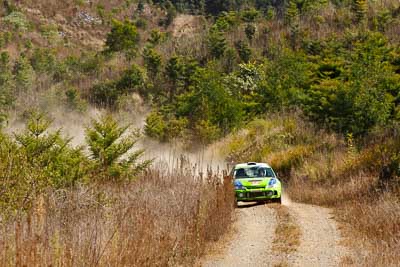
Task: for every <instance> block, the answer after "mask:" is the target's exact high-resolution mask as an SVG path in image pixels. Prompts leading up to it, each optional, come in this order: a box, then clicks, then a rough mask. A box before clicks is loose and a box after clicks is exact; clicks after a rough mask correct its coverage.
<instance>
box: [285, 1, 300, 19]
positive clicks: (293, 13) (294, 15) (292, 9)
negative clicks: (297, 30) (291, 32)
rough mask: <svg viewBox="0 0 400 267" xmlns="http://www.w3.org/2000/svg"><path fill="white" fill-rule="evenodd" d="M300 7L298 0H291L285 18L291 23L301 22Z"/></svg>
mask: <svg viewBox="0 0 400 267" xmlns="http://www.w3.org/2000/svg"><path fill="white" fill-rule="evenodd" d="M299 15H300V14H299V9H298V7H297V3H296V0H289V2H288V4H287V6H286V9H285V20H286V23H287V24H289V25H294V24H298V22H299Z"/></svg>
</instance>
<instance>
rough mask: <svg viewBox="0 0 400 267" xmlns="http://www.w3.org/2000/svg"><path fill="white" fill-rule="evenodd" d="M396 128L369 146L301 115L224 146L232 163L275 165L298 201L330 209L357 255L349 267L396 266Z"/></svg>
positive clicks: (271, 122)
mask: <svg viewBox="0 0 400 267" xmlns="http://www.w3.org/2000/svg"><path fill="white" fill-rule="evenodd" d="M398 129H400V128H399V127H398V126H396V125H394V126H389V125H388V126H387V127H386V129H378V130H377V131H375V132H373V133H371V134H370V135H369V136H368V137H366V138H365V140H353V139H352V138H351V137H348V138H344V137H342V136H339V135H335V134H331V133H327V132H324V131H322V130H320V129H318V128H316V127H315V126H313V125H312V124H310V123H309V122H306V121H304V120H303V119H302V117H301V115H300V114H275V115H270V116H269V117H268V119H264V120H256V121H254V122H252V123H250V124H248V127H247V128H246V129H244V130H242V131H240V132H238V133H235V134H232V135H231V136H229V137H227V138H226V139H225V140H223V141H221V142H220V144H219V145H220V146H221V148H222V149H221V150H222V151H224V152H225V153H226V154H227V155H228V159H229V160H230V161H232V162H238V161H266V162H268V163H270V164H271V165H272V167H273V168H274V170H275V171H277V172H278V174H279V176H280V178H281V180H282V181H283V184H284V189H285V193H286V194H288V195H290V198H291V199H292V200H293V201H297V202H304V203H311V204H316V205H321V206H327V207H331V208H333V210H334V211H335V217H336V219H337V220H338V221H339V222H340V224H341V226H342V227H341V229H342V230H343V236H345V237H348V238H347V241H346V243H347V244H348V245H349V247H350V248H351V251H353V252H354V255H353V256H352V258H351V261H349V262H348V263H353V264H355V265H356V266H396V265H397V266H398V263H399V262H400V253H399V251H400V201H399V199H400V177H399V176H398V174H399V173H400V165H399V163H400V161H399V159H400V132H399V130H398ZM388 168H389V169H390V170H389V169H388ZM385 169H386V171H385ZM385 172H386V174H385Z"/></svg>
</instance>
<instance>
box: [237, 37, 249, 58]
mask: <svg viewBox="0 0 400 267" xmlns="http://www.w3.org/2000/svg"><path fill="white" fill-rule="evenodd" d="M235 48H236V50H237V52H238V54H239V57H240V59H241V60H242V61H243V62H249V60H250V58H251V49H250V47H249V45H248V44H247V43H245V42H243V41H237V42H236V43H235Z"/></svg>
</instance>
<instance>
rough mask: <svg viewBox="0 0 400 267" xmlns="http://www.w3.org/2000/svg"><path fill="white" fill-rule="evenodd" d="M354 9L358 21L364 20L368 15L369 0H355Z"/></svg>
mask: <svg viewBox="0 0 400 267" xmlns="http://www.w3.org/2000/svg"><path fill="white" fill-rule="evenodd" d="M352 9H353V12H354V14H355V17H356V20H357V22H362V21H363V20H364V19H365V18H366V15H367V10H368V2H367V0H353V3H352Z"/></svg>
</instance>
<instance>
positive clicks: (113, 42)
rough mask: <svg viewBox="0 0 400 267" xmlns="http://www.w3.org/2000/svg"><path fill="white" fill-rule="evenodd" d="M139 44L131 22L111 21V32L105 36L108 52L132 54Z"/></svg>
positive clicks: (134, 27) (136, 32)
mask: <svg viewBox="0 0 400 267" xmlns="http://www.w3.org/2000/svg"><path fill="white" fill-rule="evenodd" d="M138 43H139V33H138V31H137V29H136V26H135V25H134V24H133V22H130V21H125V22H121V21H117V20H113V22H112V28H111V31H110V32H109V33H108V34H107V39H106V46H107V51H108V52H121V51H124V52H128V53H130V54H134V53H135V52H136V48H137V45H138Z"/></svg>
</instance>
